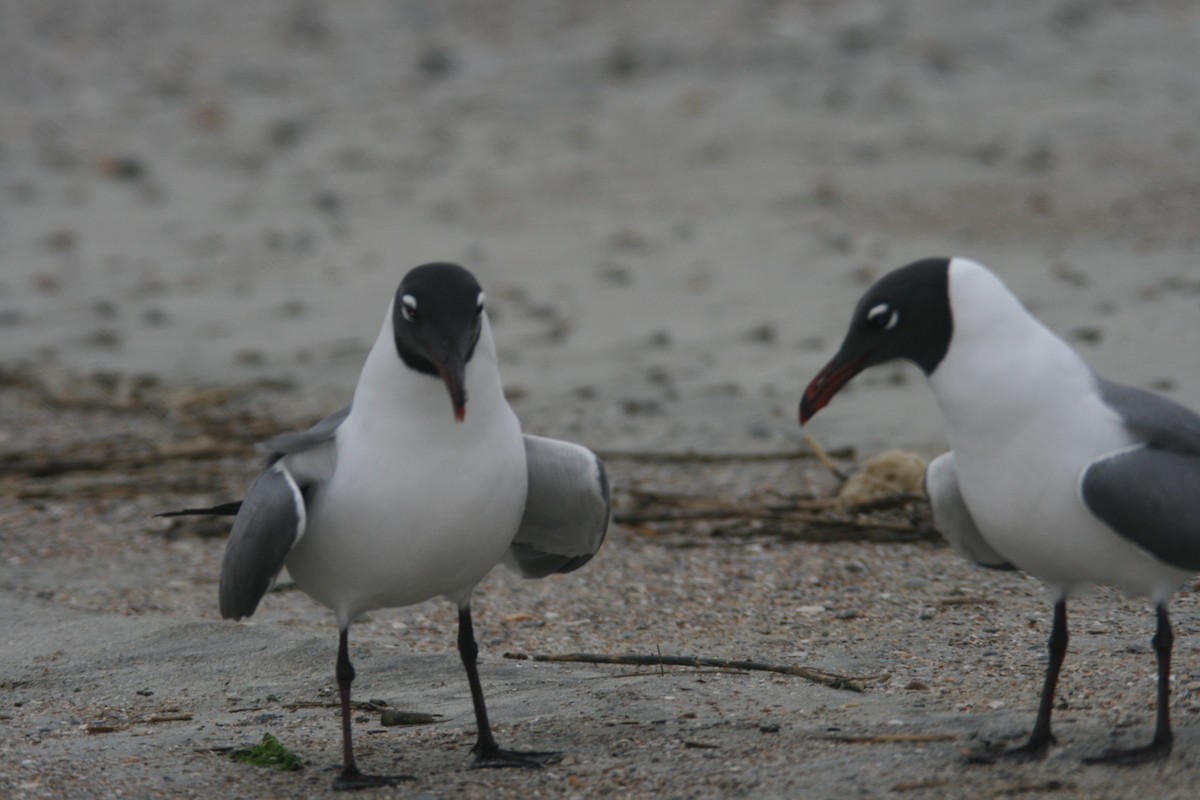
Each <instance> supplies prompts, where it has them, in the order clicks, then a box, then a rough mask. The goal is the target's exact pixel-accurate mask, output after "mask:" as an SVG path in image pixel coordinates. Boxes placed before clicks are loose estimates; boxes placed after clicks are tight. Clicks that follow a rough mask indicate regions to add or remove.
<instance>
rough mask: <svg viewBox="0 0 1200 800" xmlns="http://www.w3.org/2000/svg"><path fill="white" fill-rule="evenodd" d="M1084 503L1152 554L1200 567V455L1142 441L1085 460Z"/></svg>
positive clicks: (1177, 564)
mask: <svg viewBox="0 0 1200 800" xmlns="http://www.w3.org/2000/svg"><path fill="white" fill-rule="evenodd" d="M1080 493H1081V495H1082V496H1083V503H1084V505H1085V506H1086V507H1087V509H1088V510H1089V511H1091V512H1092V514H1094V515H1095V516H1096V517H1097V518H1098V519H1099V520H1100V521H1101V522H1103V523H1104V524H1106V525H1108V526H1109V527H1110V528H1112V529H1113V530H1114V531H1116V532H1117V533H1118V534H1120V535H1121V536H1122V537H1124V538H1126V539H1128V540H1129V541H1131V542H1133V543H1134V544H1136V545H1138V546H1139V547H1141V548H1142V549H1144V550H1147V551H1149V552H1150V553H1151V554H1152V555H1154V556H1155V557H1156V558H1158V559H1160V560H1161V561H1164V562H1166V563H1167V564H1170V565H1171V566H1173V567H1179V568H1180V569H1190V570H1200V455H1197V454H1195V453H1181V452H1177V451H1174V450H1164V449H1162V448H1159V447H1155V446H1154V445H1149V444H1144V445H1136V446H1134V447H1129V448H1126V449H1124V450H1118V451H1117V452H1115V453H1112V454H1110V455H1107V456H1104V457H1103V458H1098V459H1096V460H1095V461H1093V462H1092V463H1090V464H1088V465H1087V467H1085V468H1084V470H1083V476H1082V478H1081V479H1080Z"/></svg>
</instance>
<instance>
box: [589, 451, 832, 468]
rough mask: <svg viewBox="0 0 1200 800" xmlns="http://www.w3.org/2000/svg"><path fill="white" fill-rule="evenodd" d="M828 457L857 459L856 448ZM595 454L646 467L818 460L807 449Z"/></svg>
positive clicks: (605, 452)
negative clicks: (855, 457)
mask: <svg viewBox="0 0 1200 800" xmlns="http://www.w3.org/2000/svg"><path fill="white" fill-rule="evenodd" d="M821 452H822V453H823V454H825V455H826V456H827V457H829V456H832V457H833V458H845V459H852V458H854V448H852V447H842V448H838V449H837V450H831V451H824V450H823V451H821ZM596 455H598V456H600V458H601V459H603V460H605V461H640V462H643V463H647V464H729V463H746V462H754V461H800V460H803V459H811V458H817V457H818V456H816V455H815V454H814V453H813V452H810V451H808V450H768V451H762V452H756V451H746V452H729V453H698V452H695V451H693V450H686V451H683V452H677V453H664V452H657V451H653V450H598V451H597V452H596Z"/></svg>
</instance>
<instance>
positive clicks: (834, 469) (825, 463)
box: [802, 432, 850, 483]
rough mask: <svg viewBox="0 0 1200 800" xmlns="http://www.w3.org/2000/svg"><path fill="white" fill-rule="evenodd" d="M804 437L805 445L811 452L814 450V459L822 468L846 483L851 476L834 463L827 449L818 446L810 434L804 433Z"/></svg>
mask: <svg viewBox="0 0 1200 800" xmlns="http://www.w3.org/2000/svg"><path fill="white" fill-rule="evenodd" d="M802 436H803V437H804V444H806V445H808V449H809V450H812V454H813V458H815V459H817V461H818V462H819V463H820V464H821V466H822V467H824V468H825V469H827V470H829V472H830V474H831V475H833V477H835V478H837V479H838V480H839V481H841V482H842V483H845V482H846V479H847V478H849V477H850V476H849V475H847V474H846V473H845V472H843V471H842V468H841V467H839V466H838V465H837V464H835V463H834V461H833V459H832V458H830V457H829V454H828V453H826V452H825V448H824V447H821V445H819V444H817V440H816V439H814V438H813V437H812V436H811V435H810V434H809V433H808V432H805V433H803V434H802Z"/></svg>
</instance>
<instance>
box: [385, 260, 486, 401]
mask: <svg viewBox="0 0 1200 800" xmlns="http://www.w3.org/2000/svg"><path fill="white" fill-rule="evenodd" d="M392 328H393V331H394V334H395V339H396V352H397V353H399V354H400V359H401V360H402V361H403V362H404V363H405V364H406V365H407V366H408V367H409V368H410V369H414V370H416V371H417V372H420V373H423V374H425V375H432V376H434V377H437V378H441V380H442V382H443V383H445V384H446V391H448V392H449V393H450V402H451V404H452V405H453V406H454V418H455V419H456V420H458V421H459V422H461V421H462V420H463V418H464V417H465V416H466V413H467V412H466V408H467V389H466V377H465V376H466V369H467V362H469V361H470V360H471V356H473V355H474V354H475V344H476V343H477V342H478V341H479V333H480V331H481V330H482V328H483V289H482V288H480V286H479V281H477V280H475V276H474V275H472V274H471V273H470V272H468V271H467V270H465V269H463V268H462V267H460V266H458V265H457V264H445V263H433V264H422V265H421V266H419V267H414V268H413V269H412V270H411V271H409V273H408V274H407V275H405V276H404V280H402V281H400V288H399V289H397V290H396V298H395V300H394V301H393V307H392Z"/></svg>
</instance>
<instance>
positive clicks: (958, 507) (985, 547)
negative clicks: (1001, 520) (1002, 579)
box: [925, 453, 1016, 569]
mask: <svg viewBox="0 0 1200 800" xmlns="http://www.w3.org/2000/svg"><path fill="white" fill-rule="evenodd" d="M925 494H927V495H929V505H930V507H931V508H932V509H933V527H934V528H936V529H937V530H938V532H939V533H941V534H942V536H944V537H946V541H947V542H949V544H950V547H951V549H953V550H954V552H955V553H958V555H960V556H962V557H963V558H965V559H967V560H968V561H973V562H975V563H976V564H978V565H979V566H981V567H988V568H989V569H1016V567H1014V566H1013V565H1012V564H1010V563H1009V562H1008V561H1007V560H1006V559H1005V558H1004V556H1002V555H1000V554H999V553H997V552H996V551H995V550H993V549H992V546H991V545H990V544H988V543H987V540H986V539H984V538H983V534H982V533H980V532H979V528H978V527H976V525H975V520H974V519H973V518H972V517H971V511H970V509H968V508H967V504H966V501H964V500H963V496H962V493H961V492H960V491H959V488H958V471H957V470H956V469H955V468H954V453H942V454H941V455H940V456H938V457H937V458H935V459H934V460H933V461H931V462H929V466H928V467H927V468H926V470H925Z"/></svg>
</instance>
